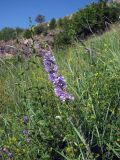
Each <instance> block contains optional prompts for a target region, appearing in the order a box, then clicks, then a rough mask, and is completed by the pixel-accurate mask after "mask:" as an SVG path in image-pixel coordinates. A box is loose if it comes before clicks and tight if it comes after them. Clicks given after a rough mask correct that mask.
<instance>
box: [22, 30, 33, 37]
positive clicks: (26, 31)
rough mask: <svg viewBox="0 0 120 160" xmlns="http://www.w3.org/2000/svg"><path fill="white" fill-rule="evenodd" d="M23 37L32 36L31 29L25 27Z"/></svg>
mask: <svg viewBox="0 0 120 160" xmlns="http://www.w3.org/2000/svg"><path fill="white" fill-rule="evenodd" d="M23 37H24V38H27V39H29V38H31V37H32V32H31V30H30V29H26V30H25V32H24V34H23Z"/></svg>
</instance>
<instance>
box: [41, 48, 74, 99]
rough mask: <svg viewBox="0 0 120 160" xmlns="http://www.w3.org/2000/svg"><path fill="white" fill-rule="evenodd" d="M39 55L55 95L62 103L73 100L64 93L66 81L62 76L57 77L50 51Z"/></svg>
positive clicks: (54, 62)
mask: <svg viewBox="0 0 120 160" xmlns="http://www.w3.org/2000/svg"><path fill="white" fill-rule="evenodd" d="M41 55H42V57H43V64H44V68H45V71H46V72H47V73H48V79H49V81H50V82H51V83H52V84H53V85H54V91H55V95H56V96H57V97H59V99H60V100H61V101H62V102H65V101H71V100H74V97H73V96H71V95H70V94H69V93H68V92H67V91H66V88H67V87H66V81H65V79H64V77H63V76H61V75H59V73H58V66H57V64H56V61H55V57H54V56H53V55H52V54H51V51H45V50H42V51H41Z"/></svg>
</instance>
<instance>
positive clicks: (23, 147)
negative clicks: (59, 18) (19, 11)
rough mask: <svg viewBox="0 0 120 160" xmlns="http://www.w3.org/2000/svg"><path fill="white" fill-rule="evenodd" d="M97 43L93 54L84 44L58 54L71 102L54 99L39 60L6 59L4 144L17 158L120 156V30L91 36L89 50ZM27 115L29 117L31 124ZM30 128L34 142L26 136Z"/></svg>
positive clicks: (1, 100)
mask: <svg viewBox="0 0 120 160" xmlns="http://www.w3.org/2000/svg"><path fill="white" fill-rule="evenodd" d="M91 43H92V45H93V48H94V51H93V52H92V55H91V56H89V54H87V53H86V51H85V50H84V48H83V47H82V46H81V44H80V43H75V44H74V45H73V46H72V47H70V48H69V49H66V50H64V51H57V53H56V54H55V57H56V60H57V63H58V65H59V69H60V73H61V74H62V75H64V77H65V79H66V81H67V84H68V90H69V91H70V92H71V93H72V94H73V95H74V96H75V101H74V102H70V103H68V104H67V103H65V104H61V103H60V102H59V100H58V99H57V98H56V97H55V96H54V93H53V87H52V86H51V84H50V83H49V82H48V80H47V75H46V73H45V72H44V70H43V68H42V63H41V60H39V59H38V58H35V57H32V58H31V59H29V60H23V59H22V58H20V57H16V58H14V59H12V60H3V59H1V60H0V62H1V63H0V96H1V97H0V125H1V129H0V137H1V140H0V144H1V145H2V144H4V145H7V147H9V148H10V149H9V150H10V151H11V152H12V153H13V156H14V157H15V159H19V160H20V159H22V160H23V159H25V160H29V159H36V158H37V159H42V160H50V159H57V160H58V159H59V158H60V159H61V160H62V157H64V156H66V158H65V159H69V160H70V159H74V160H75V159H76V160H78V159H79V160H82V159H91V160H93V159H97V158H102V159H105V160H106V159H110V160H112V159H115V158H116V159H117V158H119V157H120V149H119V148H120V145H119V142H120V139H119V136H120V135H119V132H120V128H119V123H120V119H119V106H120V63H119V61H120V29H118V27H113V29H112V31H109V32H106V33H105V34H104V35H102V36H100V37H92V38H90V39H89V40H88V41H87V42H86V45H87V47H91ZM24 115H28V116H29V119H30V120H29V125H28V126H25V125H24V124H23V116H24ZM24 128H26V129H27V130H29V138H30V143H29V144H27V143H26V142H25V141H24V139H25V136H24V135H22V134H21V131H22V130H23V129H24ZM57 151H58V152H60V153H58V152H57ZM61 154H62V156H61ZM63 154H64V155H63ZM4 156H6V155H4Z"/></svg>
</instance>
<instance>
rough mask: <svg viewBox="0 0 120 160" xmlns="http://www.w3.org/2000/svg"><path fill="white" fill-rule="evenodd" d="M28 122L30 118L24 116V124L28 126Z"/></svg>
mask: <svg viewBox="0 0 120 160" xmlns="http://www.w3.org/2000/svg"><path fill="white" fill-rule="evenodd" d="M28 121H29V119H28V116H24V124H26V125H27V123H28Z"/></svg>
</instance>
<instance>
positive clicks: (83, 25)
mask: <svg viewBox="0 0 120 160" xmlns="http://www.w3.org/2000/svg"><path fill="white" fill-rule="evenodd" d="M119 16H120V5H114V4H113V3H109V4H108V3H106V2H105V1H102V2H98V3H92V4H91V5H88V6H86V7H85V8H84V9H80V10H79V11H77V12H76V13H74V14H73V15H71V17H65V18H64V19H62V20H61V19H60V20H59V21H60V22H59V21H58V24H59V23H60V25H59V27H60V28H61V29H62V30H64V33H63V34H62V35H61V36H60V35H59V34H58V35H57V36H58V38H57V36H56V37H55V44H57V45H59V43H60V44H62V43H63V44H65V43H66V44H67V43H68V39H69V42H70V41H71V39H72V36H71V37H70V34H71V30H72V32H73V33H74V35H75V37H76V38H78V39H79V38H80V39H84V38H86V37H88V36H89V35H91V34H94V33H103V31H105V30H106V29H108V27H109V25H108V24H111V23H114V22H118V21H119ZM106 24H107V26H106ZM66 33H67V34H66ZM59 37H60V40H58V39H59ZM66 39H67V40H66ZM65 40H66V41H65Z"/></svg>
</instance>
